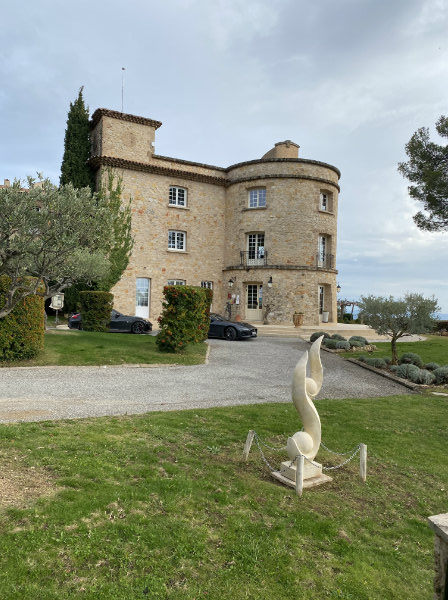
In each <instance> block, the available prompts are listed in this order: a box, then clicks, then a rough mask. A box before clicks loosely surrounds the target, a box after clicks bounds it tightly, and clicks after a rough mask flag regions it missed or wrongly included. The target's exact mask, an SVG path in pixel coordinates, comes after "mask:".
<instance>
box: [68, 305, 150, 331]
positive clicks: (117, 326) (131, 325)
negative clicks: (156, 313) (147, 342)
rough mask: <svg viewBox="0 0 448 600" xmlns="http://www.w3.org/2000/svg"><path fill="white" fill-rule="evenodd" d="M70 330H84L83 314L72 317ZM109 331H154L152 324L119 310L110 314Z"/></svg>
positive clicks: (69, 321) (69, 322)
mask: <svg viewBox="0 0 448 600" xmlns="http://www.w3.org/2000/svg"><path fill="white" fill-rule="evenodd" d="M68 326H69V328H70V329H82V317H81V313H76V314H74V315H72V316H71V317H70V318H69V320H68ZM109 331H111V332H114V331H116V332H120V331H121V332H127V333H146V332H148V331H152V323H150V322H149V321H148V320H147V319H142V318H141V317H128V316H127V315H122V314H121V313H120V312H118V310H112V312H111V313H110V323H109Z"/></svg>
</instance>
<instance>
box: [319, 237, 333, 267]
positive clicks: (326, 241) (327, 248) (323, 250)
mask: <svg viewBox="0 0 448 600" xmlns="http://www.w3.org/2000/svg"><path fill="white" fill-rule="evenodd" d="M333 259H334V257H333V255H332V254H331V237H330V236H328V235H319V239H318V245H317V266H318V267H320V268H324V269H333V268H334V265H333V262H334V260H333Z"/></svg>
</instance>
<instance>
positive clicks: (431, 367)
mask: <svg viewBox="0 0 448 600" xmlns="http://www.w3.org/2000/svg"><path fill="white" fill-rule="evenodd" d="M439 367H440V365H439V364H438V363H436V362H429V363H426V365H425V366H424V368H425V369H427V370H428V371H435V370H436V369H438V368H439Z"/></svg>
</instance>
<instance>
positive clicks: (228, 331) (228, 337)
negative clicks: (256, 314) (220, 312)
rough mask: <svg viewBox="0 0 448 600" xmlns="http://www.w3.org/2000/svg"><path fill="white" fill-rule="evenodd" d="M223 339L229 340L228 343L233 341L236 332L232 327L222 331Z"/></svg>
mask: <svg viewBox="0 0 448 600" xmlns="http://www.w3.org/2000/svg"><path fill="white" fill-rule="evenodd" d="M224 337H225V338H226V340H229V341H230V342H233V340H235V339H236V331H235V329H234V328H233V327H226V328H225V329H224Z"/></svg>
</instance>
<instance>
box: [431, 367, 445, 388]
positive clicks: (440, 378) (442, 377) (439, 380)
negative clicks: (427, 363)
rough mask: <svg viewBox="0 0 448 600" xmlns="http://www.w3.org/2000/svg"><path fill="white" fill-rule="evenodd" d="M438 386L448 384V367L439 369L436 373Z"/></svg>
mask: <svg viewBox="0 0 448 600" xmlns="http://www.w3.org/2000/svg"><path fill="white" fill-rule="evenodd" d="M434 376H435V378H436V384H437V385H444V384H445V383H448V366H445V367H439V368H438V369H436V370H435V371H434Z"/></svg>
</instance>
